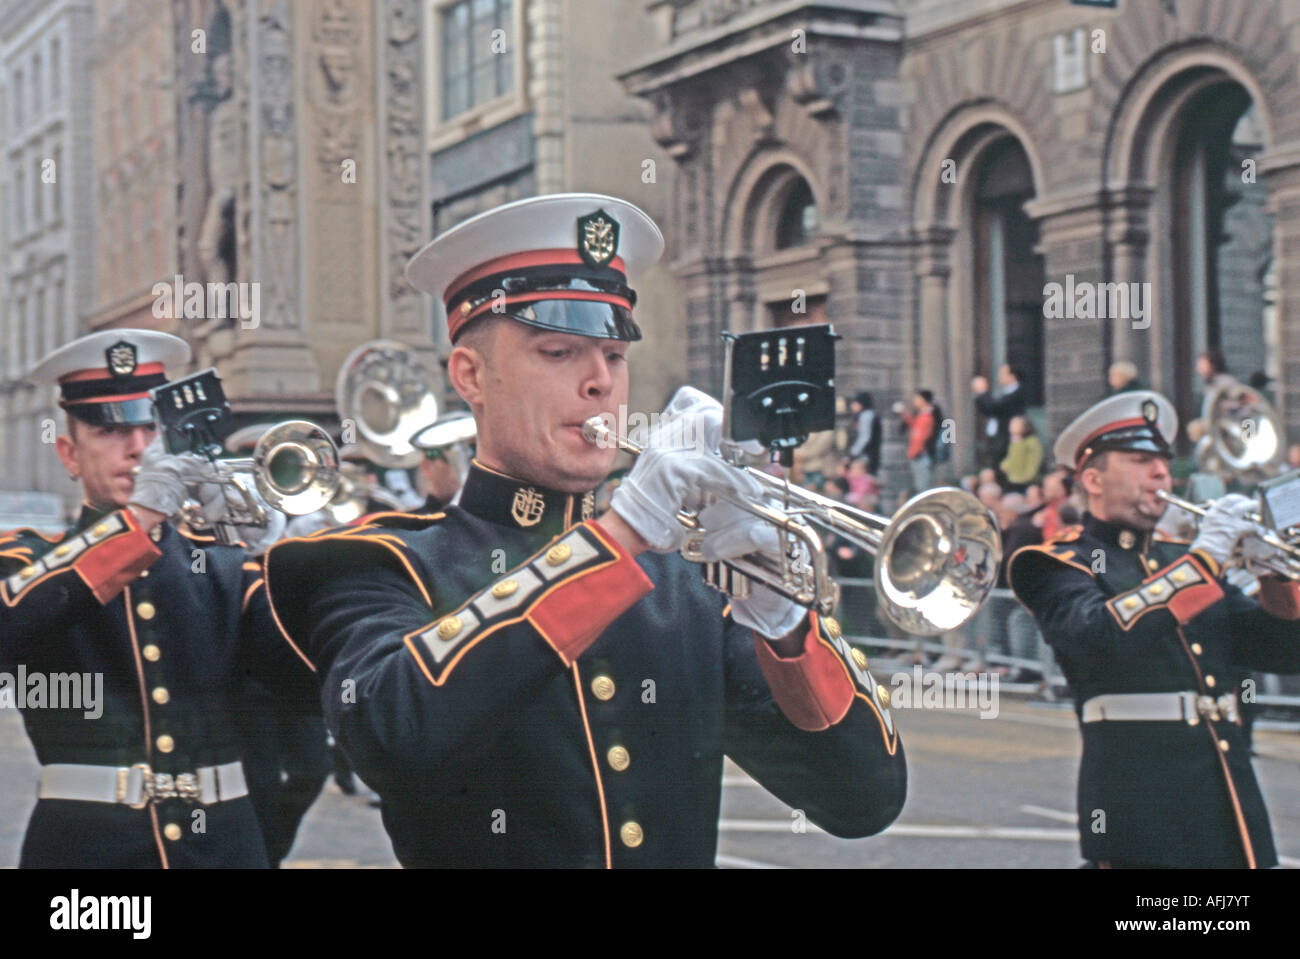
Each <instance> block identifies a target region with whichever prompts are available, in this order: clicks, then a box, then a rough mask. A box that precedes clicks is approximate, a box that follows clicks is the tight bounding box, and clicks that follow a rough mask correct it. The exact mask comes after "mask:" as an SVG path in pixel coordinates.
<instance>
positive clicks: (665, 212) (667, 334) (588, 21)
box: [426, 0, 718, 411]
mask: <svg viewBox="0 0 1300 959" xmlns="http://www.w3.org/2000/svg"><path fill="white" fill-rule="evenodd" d="M426 3H427V5H428V6H427V9H428V17H429V39H428V56H427V62H428V63H429V64H430V76H429V84H430V86H429V94H428V101H427V102H428V110H429V124H428V126H429V162H430V180H431V184H432V187H431V196H430V198H431V201H432V216H433V223H432V226H433V233H434V234H437V233H440V232H442V231H444V230H447V229H450V228H451V227H452V226H455V225H456V224H457V223H459V222H461V221H462V220H464V219H466V218H468V217H470V216H473V215H475V214H477V213H481V212H483V211H484V210H487V209H490V208H491V207H493V206H497V205H498V204H501V203H506V202H509V201H511V200H516V199H521V198H523V197H528V196H535V195H537V194H543V193H562V192H571V191H572V192H595V193H608V194H613V195H615V196H619V197H622V198H623V199H626V200H628V201H630V202H632V203H636V204H637V205H638V206H640V207H642V208H643V209H644V210H645V211H646V212H647V213H649V214H650V216H651V217H653V218H654V219H655V220H656V221H657V222H658V223H660V225H661V226H663V224H664V223H665V222H666V220H667V219H668V217H669V216H670V215H671V208H672V206H673V203H674V189H675V186H674V184H675V182H676V180H675V177H674V175H673V161H672V158H671V157H670V155H669V153H668V151H666V150H665V149H664V148H663V147H662V146H661V145H659V144H657V143H656V142H655V139H654V138H653V137H652V135H651V133H652V131H651V128H650V110H649V108H648V105H647V104H645V103H644V102H643V101H641V100H639V99H638V98H636V97H634V96H630V95H629V94H628V93H627V92H626V91H625V90H624V89H623V88H622V87H621V86H620V85H619V83H618V81H617V79H616V76H615V75H616V74H617V73H618V71H619V70H620V68H621V67H622V66H623V65H624V64H627V63H629V62H631V61H632V60H633V59H635V58H636V57H637V56H640V55H641V54H642V53H643V52H644V51H645V50H646V49H647V47H648V46H649V38H650V37H652V36H654V15H653V13H652V12H647V11H646V9H645V4H644V2H643V0H602V2H600V3H593V2H591V0H495V3H494V0H477V2H473V0H468V2H467V0H426ZM475 10H482V11H490V12H491V15H492V17H493V19H492V20H491V21H490V22H489V21H488V20H486V19H485V20H484V21H483V22H482V23H481V26H479V25H478V22H477V21H473V19H472V13H473V11H475ZM461 16H467V17H470V18H471V21H470V23H471V24H473V28H471V29H470V30H469V31H468V33H466V32H464V27H463V26H462V22H461V21H460V20H459V19H458V18H459V17H461ZM467 25H468V24H467ZM493 30H499V31H500V32H499V33H497V34H496V36H495V40H496V46H495V47H494V46H493V45H492V44H493V40H494V37H493V33H492V31H493ZM458 31H461V32H458ZM467 35H468V37H469V44H470V46H471V52H470V54H469V56H468V58H467V59H468V60H469V62H470V64H471V68H472V65H473V64H474V63H478V64H480V68H479V71H478V74H477V75H478V76H486V77H487V82H488V83H489V84H494V85H492V86H489V88H488V89H487V90H486V91H482V90H476V91H475V93H474V96H473V97H465V96H463V95H456V94H454V93H452V92H451V91H453V90H458V89H459V87H457V84H458V83H459V73H458V71H457V61H456V59H455V58H456V57H458V56H461V55H462V54H461V53H459V52H458V46H459V44H458V43H457V42H456V41H458V40H459V39H460V38H461V37H463V36H467ZM494 50H495V52H493V51H494ZM475 58H477V60H475ZM488 64H492V65H493V66H495V67H496V68H497V70H496V72H495V73H494V74H493V75H488V69H487V66H488ZM485 94H486V95H485ZM670 252H671V246H670ZM634 285H635V287H636V290H637V296H638V300H637V309H636V313H637V319H638V323H639V325H640V326H641V329H642V332H643V334H644V339H643V340H642V341H641V342H640V343H638V344H637V345H636V347H635V348H634V350H633V352H632V354H631V371H632V394H631V401H630V402H631V406H632V407H633V408H635V409H639V410H644V411H650V410H654V411H657V410H659V409H661V408H662V406H663V404H664V402H665V400H666V399H667V398H668V397H669V396H670V395H671V394H672V392H673V391H674V390H675V389H676V388H677V387H678V386H680V385H681V384H682V383H685V382H690V380H689V377H688V376H687V375H686V371H687V359H686V358H687V354H688V348H687V344H686V343H685V341H684V339H683V337H682V336H681V331H682V329H683V328H684V326H685V315H686V311H685V306H684V301H683V297H682V295H681V292H680V290H681V285H680V283H679V280H678V278H677V276H676V275H675V273H674V272H673V271H672V270H671V269H670V268H669V267H668V265H667V263H664V264H661V265H659V266H657V267H655V268H654V269H652V270H650V271H648V273H647V274H646V275H645V276H643V277H640V278H638V279H637V281H636V282H635V284H634ZM433 309H434V334H435V336H436V337H438V338H439V340H438V342H439V348H440V350H442V351H443V352H445V351H446V350H448V348H449V344H448V343H447V342H446V338H445V330H446V327H445V314H444V312H443V310H442V306H441V304H434V307H433ZM711 348H713V349H715V350H716V349H718V345H717V344H716V343H715V344H713V346H712V347H711Z"/></svg>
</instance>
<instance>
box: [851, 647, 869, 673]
mask: <svg viewBox="0 0 1300 959" xmlns="http://www.w3.org/2000/svg"><path fill="white" fill-rule="evenodd" d="M849 655H850V656H852V657H853V661H854V662H855V663H857V664H858V669H866V668H867V654H866V653H864V652H863V651H862V650H860V649H858V647H856V646H854V647H853V649H852V650H851V651H850V652H849Z"/></svg>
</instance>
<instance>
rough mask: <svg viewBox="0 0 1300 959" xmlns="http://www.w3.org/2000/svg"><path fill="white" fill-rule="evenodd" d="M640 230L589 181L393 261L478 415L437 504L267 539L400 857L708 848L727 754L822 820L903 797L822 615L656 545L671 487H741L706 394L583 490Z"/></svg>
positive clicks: (730, 539)
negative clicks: (427, 314) (425, 299)
mask: <svg viewBox="0 0 1300 959" xmlns="http://www.w3.org/2000/svg"><path fill="white" fill-rule="evenodd" d="M575 238H576V239H575ZM662 249H663V239H662V236H661V235H660V233H659V230H658V228H657V227H656V226H655V224H654V223H653V221H651V220H650V218H649V217H647V216H646V215H645V213H643V212H642V211H641V210H639V209H638V208H636V207H635V206H633V205H631V204H630V203H626V202H624V201H622V200H618V199H615V198H613V197H609V196H599V195H592V194H561V195H555V196H543V197H537V198H533V199H528V200H522V201H519V202H516V203H511V204H507V205H506V206H503V207H499V208H497V209H495V210H491V211H489V212H487V213H484V214H481V215H480V216H477V217H474V218H473V219H470V220H468V221H466V222H464V223H462V224H460V225H459V226H457V227H456V228H454V229H452V230H450V231H449V232H447V233H446V234H444V235H442V236H441V237H439V238H437V239H436V240H434V241H433V242H432V243H431V244H429V245H428V246H426V247H425V248H424V249H423V250H422V251H421V252H420V253H418V254H417V255H416V256H415V257H414V258H413V259H412V261H411V263H410V264H409V265H408V267H407V275H408V277H409V278H410V279H411V281H412V282H413V283H414V285H415V286H417V287H418V288H420V289H423V290H426V291H429V292H431V293H433V294H434V295H437V296H439V297H440V298H441V299H442V300H443V302H444V303H445V305H446V308H447V315H448V318H449V319H448V325H449V331H448V332H449V335H450V339H451V341H452V343H453V346H454V348H453V350H452V352H451V354H450V357H449V364H448V375H449V377H450V381H451V382H452V384H453V385H454V386H455V388H456V390H457V391H458V392H459V394H460V395H461V396H462V397H463V398H464V399H465V401H466V402H467V403H468V404H469V406H470V408H471V409H472V411H473V414H474V419H475V421H476V423H477V434H478V439H477V456H476V458H475V460H474V462H473V465H472V468H471V470H470V475H469V477H468V480H467V482H466V483H465V486H464V487H463V489H462V490H461V494H460V500H459V503H458V504H457V505H454V506H449V507H447V508H446V510H445V512H444V513H443V515H441V516H434V517H429V516H425V517H410V516H408V517H394V516H387V517H378V518H376V521H375V525H373V526H371V527H368V528H361V529H359V530H354V531H351V532H348V533H346V534H342V535H334V536H331V535H328V534H321V535H319V536H316V537H313V538H310V539H304V540H298V541H293V540H290V541H286V542H283V543H280V544H277V545H276V546H274V547H272V549H271V551H270V552H269V554H268V558H267V563H268V579H267V582H268V584H269V589H270V595H271V602H272V605H273V607H274V609H275V611H276V614H277V616H278V618H279V620H280V622H281V623H282V624H283V625H284V626H285V628H286V630H287V631H288V633H289V635H290V636H291V637H292V638H293V639H294V641H295V643H297V644H298V645H299V646H300V648H302V649H303V650H304V652H306V654H307V655H308V657H309V658H310V659H311V660H312V662H313V664H314V665H315V666H316V668H317V669H318V670H319V671H320V673H321V675H322V676H324V677H325V679H324V688H323V692H322V703H323V706H324V709H325V712H326V716H327V720H328V721H329V723H330V725H331V728H332V730H333V732H334V734H335V736H336V737H337V738H338V739H339V740H340V742H341V744H342V746H343V748H344V749H346V750H347V751H348V752H349V753H350V754H351V756H352V759H353V761H354V762H355V764H356V766H357V771H358V772H359V773H360V774H361V776H362V777H363V778H364V779H365V780H366V781H367V782H368V783H370V784H372V785H374V786H375V787H376V788H377V789H378V790H379V792H380V793H381V795H382V797H383V813H384V824H385V827H386V828H387V830H388V833H389V836H390V837H391V839H392V842H393V848H394V851H395V853H396V855H397V857H398V859H399V860H400V861H401V862H402V863H403V864H404V865H406V866H452V865H455V866H592V867H616V866H660V867H662V866H697V867H706V866H712V865H713V864H714V858H715V854H716V851H717V839H718V814H719V804H720V795H721V776H722V763H723V757H724V755H729V756H731V757H732V758H733V759H734V760H735V761H736V762H737V763H739V764H740V765H741V766H742V767H743V768H745V769H746V770H747V771H748V772H750V773H751V774H752V775H754V776H755V778H757V779H758V780H759V781H760V782H761V783H763V784H764V785H765V786H766V787H767V788H768V789H770V790H771V791H772V792H774V793H775V794H776V795H777V796H778V797H780V798H781V799H783V800H784V801H786V802H787V803H789V804H790V805H792V806H794V807H797V808H799V809H802V810H804V811H805V813H806V815H807V816H808V818H809V819H811V820H812V821H814V822H816V823H818V824H819V825H821V826H822V827H823V828H825V829H827V830H828V831H830V832H832V833H834V834H836V835H840V836H865V835H869V834H871V833H875V832H878V831H879V830H881V829H883V828H885V826H887V825H889V823H890V822H892V821H893V819H894V818H895V817H896V816H897V815H898V812H899V810H900V809H901V807H902V803H903V799H904V795H905V791H906V769H905V765H904V759H903V751H902V746H901V745H900V743H899V739H898V732H897V729H896V727H895V726H894V723H893V719H892V716H890V714H889V711H888V709H887V707H886V706H885V704H884V701H883V700H884V696H883V695H882V694H881V692H880V691H879V689H880V688H879V687H877V685H876V684H875V682H874V681H873V680H872V678H871V676H870V674H869V673H868V672H867V669H866V662H865V659H864V658H862V657H861V655H860V654H857V657H855V656H854V654H853V653H852V652H851V650H850V649H849V648H848V646H847V644H845V643H844V642H843V639H842V637H841V635H840V632H839V629H838V627H837V626H836V625H835V624H834V622H833V621H831V620H830V619H822V618H819V617H817V616H815V615H810V614H808V613H807V612H806V611H805V610H804V609H803V608H802V607H799V606H795V605H794V604H793V603H791V602H789V601H788V600H786V599H784V598H782V597H780V596H778V595H777V594H776V593H774V592H772V591H770V590H767V589H766V588H761V587H756V588H755V591H754V593H753V594H752V595H751V596H750V597H748V598H746V599H736V600H734V601H733V602H732V603H731V604H730V607H729V608H728V604H727V602H726V599H725V597H722V596H720V595H719V594H717V593H715V592H712V591H711V590H710V589H708V588H707V587H706V586H705V585H704V584H703V583H702V581H701V578H700V575H699V571H698V568H697V567H695V566H692V565H690V564H688V563H687V562H685V561H684V560H682V559H681V558H680V557H679V556H677V555H675V554H676V553H677V552H678V549H679V547H680V546H681V544H682V542H683V537H684V535H685V529H684V528H683V526H682V524H681V523H680V522H679V521H678V519H677V514H678V511H679V510H680V509H682V508H683V507H698V506H700V505H702V503H703V499H704V495H705V493H706V491H707V492H713V493H718V494H725V495H729V496H736V497H738V496H747V497H755V498H757V497H758V496H760V495H761V490H760V488H759V486H758V484H757V482H756V481H755V480H754V479H753V478H752V477H749V476H747V475H746V474H745V473H744V472H742V471H740V470H737V469H735V468H733V467H731V466H729V465H727V464H726V463H725V462H723V461H722V460H721V459H720V458H719V457H717V456H716V455H713V454H712V452H711V451H712V450H716V448H717V445H718V443H719V441H720V439H721V436H720V434H721V419H722V417H721V408H720V407H719V406H718V404H717V403H716V402H714V401H713V400H711V399H709V398H708V397H706V396H704V395H703V394H701V393H698V392H697V391H694V390H690V389H684V390H682V391H681V392H679V393H678V395H677V396H676V397H675V398H674V400H673V402H672V403H671V404H670V406H669V408H668V410H667V411H666V412H665V415H664V416H663V417H662V418H661V419H660V422H659V423H658V424H657V426H656V427H655V428H654V429H652V430H651V431H650V436H649V439H648V443H647V449H646V451H645V452H644V453H643V454H642V455H641V456H639V457H638V459H637V462H636V464H635V466H634V467H633V469H632V470H631V472H630V473H629V475H628V476H627V478H626V479H625V480H624V481H623V482H622V484H621V485H620V486H619V487H618V489H617V491H616V492H615V493H614V496H613V501H612V508H611V509H610V510H609V511H607V512H605V513H603V514H602V515H600V516H596V515H594V496H593V495H592V491H593V490H594V489H595V488H596V487H597V486H598V485H599V484H600V483H601V481H602V480H603V479H604V478H605V477H606V475H607V474H608V472H609V470H610V469H611V467H612V464H613V461H614V458H615V456H616V454H617V450H616V449H615V448H613V446H612V445H611V446H609V447H607V448H605V447H601V446H598V445H593V444H591V443H589V442H587V441H586V440H585V439H584V435H583V428H582V427H583V423H584V422H585V421H586V420H587V419H588V418H589V417H592V416H597V415H602V414H604V415H606V416H608V417H613V418H614V420H617V413H618V410H619V407H620V406H621V405H622V404H625V403H626V402H627V398H628V362H627V361H628V350H629V347H630V345H631V344H632V342H634V341H635V340H638V339H640V338H641V332H640V329H639V328H638V326H637V323H636V322H635V321H634V320H633V317H632V308H633V304H634V302H635V293H634V292H633V291H632V289H631V288H630V287H629V285H628V277H629V276H630V275H636V274H638V273H640V272H642V271H644V270H646V269H647V268H649V267H650V266H651V265H652V264H653V263H654V262H655V261H656V260H657V259H658V257H659V255H660V253H661V252H662ZM686 436H690V437H692V438H694V440H695V442H692V443H686V442H684V441H683V439H682V438H683V437H686ZM703 519H704V522H705V526H706V527H708V528H709V529H710V530H713V531H715V532H714V533H713V534H711V535H710V537H709V538H708V539H707V540H706V543H705V546H704V549H705V550H706V551H711V552H712V554H713V555H715V556H717V557H726V556H734V555H737V553H738V552H740V553H744V552H749V551H752V550H753V549H755V548H756V546H761V545H763V544H764V543H765V542H766V541H767V538H766V536H765V533H766V532H767V530H766V528H763V529H758V528H755V527H754V526H753V525H752V523H751V521H750V519H749V516H748V514H746V513H744V512H743V511H742V510H741V509H740V508H739V507H737V506H735V505H733V504H731V503H727V502H718V503H715V504H713V505H712V506H711V507H709V509H706V510H705V515H704V517H703ZM772 539H773V540H775V537H774V536H773V537H772Z"/></svg>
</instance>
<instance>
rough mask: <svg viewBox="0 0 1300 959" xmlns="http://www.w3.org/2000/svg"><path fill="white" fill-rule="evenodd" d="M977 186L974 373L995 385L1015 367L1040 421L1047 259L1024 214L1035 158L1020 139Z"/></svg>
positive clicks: (983, 172)
mask: <svg viewBox="0 0 1300 959" xmlns="http://www.w3.org/2000/svg"><path fill="white" fill-rule="evenodd" d="M972 187H973V198H972V200H973V202H972V209H971V216H970V231H971V238H972V241H973V242H972V253H973V258H974V263H973V267H972V270H971V281H972V290H971V306H972V318H973V321H974V333H975V336H974V346H975V353H974V366H973V369H972V371H971V372H972V373H983V374H985V375H988V376H989V377H990V378H991V379H996V374H997V371H998V370H999V369H1001V368H1002V367H1003V366H1010V367H1012V368H1013V369H1014V370H1015V371H1016V372H1017V374H1018V377H1019V379H1020V384H1021V386H1020V388H1021V389H1023V390H1024V391H1025V395H1026V398H1027V400H1028V403H1029V406H1030V414H1031V416H1035V417H1036V418H1038V417H1039V416H1040V414H1041V409H1042V405H1043V383H1044V369H1043V285H1044V277H1043V260H1042V257H1041V256H1039V255H1038V254H1037V253H1036V252H1034V247H1035V245H1036V244H1037V242H1038V231H1037V227H1036V226H1035V224H1034V221H1033V220H1032V219H1030V217H1029V216H1028V215H1027V214H1026V213H1025V209H1024V204H1025V203H1026V202H1028V201H1029V200H1031V199H1033V196H1034V182H1033V175H1032V173H1031V172H1030V168H1029V158H1028V157H1027V156H1026V155H1025V151H1024V148H1023V147H1021V145H1020V143H1019V142H1018V141H1017V140H1016V139H1015V138H1014V137H1011V136H1007V137H1003V138H1002V139H1000V140H997V141H994V142H993V143H991V144H990V145H989V146H987V147H986V148H985V149H984V150H983V151H982V152H981V154H980V155H979V157H978V158H977V159H976V160H975V168H974V182H973V184H972ZM1038 425H1039V426H1040V428H1041V426H1042V423H1041V422H1040V423H1039V424H1038Z"/></svg>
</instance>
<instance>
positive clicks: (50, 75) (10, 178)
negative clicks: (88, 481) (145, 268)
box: [0, 0, 95, 495]
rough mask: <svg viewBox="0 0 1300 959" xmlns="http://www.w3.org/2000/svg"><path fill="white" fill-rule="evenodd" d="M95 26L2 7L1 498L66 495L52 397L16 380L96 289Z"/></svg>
mask: <svg viewBox="0 0 1300 959" xmlns="http://www.w3.org/2000/svg"><path fill="white" fill-rule="evenodd" d="M92 20H93V11H92V9H91V3H90V0H54V2H39V0H10V2H6V3H3V4H0V63H3V72H4V77H5V83H4V88H3V91H0V96H2V97H3V102H4V109H3V123H4V125H3V132H2V133H0V184H3V189H4V211H5V214H6V216H5V224H4V243H3V248H2V250H0V258H2V263H3V266H2V270H3V274H4V303H3V312H2V313H0V489H7V490H16V491H23V490H45V491H58V492H60V493H64V494H69V495H70V494H71V492H72V491H71V486H70V484H69V483H68V480H67V477H66V475H65V474H64V473H63V470H62V468H61V467H60V466H59V463H58V459H57V457H56V456H55V455H54V447H53V431H54V429H55V427H56V426H57V427H58V428H59V429H61V428H62V422H61V417H60V416H59V414H58V410H57V408H56V407H55V405H54V403H53V396H52V395H50V394H48V393H47V392H46V391H45V390H37V389H33V388H32V387H30V386H27V385H25V384H24V383H23V382H22V378H23V375H24V374H25V373H26V371H27V370H28V369H30V368H31V366H32V365H34V363H35V362H36V361H37V360H38V359H39V358H40V357H41V356H42V355H44V354H45V353H46V352H48V351H49V350H51V349H53V348H54V347H55V346H57V345H59V344H61V343H64V342H66V341H68V340H70V339H72V338H73V337H74V336H76V335H77V334H78V332H79V331H80V329H81V325H80V324H81V320H80V317H81V311H82V309H83V306H84V304H86V303H88V302H90V299H91V295H92V292H93V288H94V252H95V251H94V217H93V213H92V208H93V203H94V188H93V184H94V172H93V169H94V167H93V146H92V135H91V128H92V113H91V97H90V74H89V67H88V64H89V61H90V58H91V39H92Z"/></svg>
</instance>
